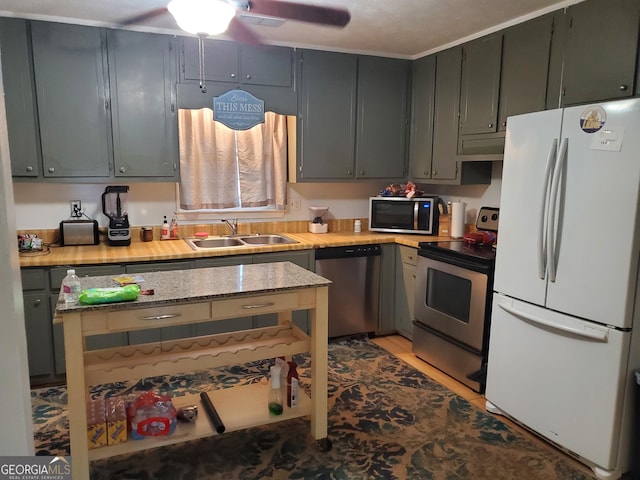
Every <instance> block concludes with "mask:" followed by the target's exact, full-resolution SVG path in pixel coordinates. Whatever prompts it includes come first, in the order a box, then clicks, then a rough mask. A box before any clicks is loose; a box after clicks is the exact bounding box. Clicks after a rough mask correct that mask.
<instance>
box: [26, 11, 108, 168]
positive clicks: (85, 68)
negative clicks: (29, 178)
mask: <svg viewBox="0 0 640 480" xmlns="http://www.w3.org/2000/svg"><path fill="white" fill-rule="evenodd" d="M31 34H32V38H33V63H34V71H35V79H36V92H37V102H38V118H39V122H40V136H41V142H42V162H43V169H44V171H43V173H44V176H45V177H52V178H56V177H107V176H109V173H110V170H109V169H110V164H111V158H112V144H111V118H110V112H109V104H108V78H107V71H108V70H107V65H106V60H107V59H106V55H104V56H103V52H104V51H105V49H104V41H105V39H104V35H105V33H104V30H102V29H99V28H93V27H84V26H78V25H63V24H58V23H41V22H33V23H32V24H31Z"/></svg>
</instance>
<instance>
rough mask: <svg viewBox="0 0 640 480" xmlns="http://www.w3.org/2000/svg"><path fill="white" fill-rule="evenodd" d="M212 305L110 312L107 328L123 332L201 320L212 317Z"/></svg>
mask: <svg viewBox="0 0 640 480" xmlns="http://www.w3.org/2000/svg"><path fill="white" fill-rule="evenodd" d="M210 305H211V304H210V303H209V302H205V303H190V304H184V305H167V306H163V307H155V308H140V309H134V310H118V311H113V312H108V313H107V315H106V317H107V329H108V331H110V332H123V331H129V330H143V329H146V328H157V327H169V326H174V325H184V324H189V323H196V322H201V321H205V320H209V318H210V317H211V310H210ZM84 329H85V326H84V325H83V330H84Z"/></svg>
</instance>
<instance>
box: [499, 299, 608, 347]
mask: <svg viewBox="0 0 640 480" xmlns="http://www.w3.org/2000/svg"><path fill="white" fill-rule="evenodd" d="M498 306H499V307H500V308H501V309H503V310H504V311H505V312H507V313H509V314H511V315H513V316H514V317H517V318H519V319H521V320H524V321H526V322H529V323H535V324H537V325H541V326H543V327H548V328H551V329H553V330H560V331H562V332H565V333H570V334H572V335H576V336H578V337H584V338H587V339H589V340H596V341H598V342H602V343H606V342H607V340H608V338H609V335H608V333H607V332H606V331H601V330H596V329H590V330H583V329H580V328H575V327H570V326H569V325H562V324H559V323H555V322H551V321H549V320H546V319H544V318H541V317H538V316H535V315H531V314H528V313H524V312H521V311H519V310H517V309H515V308H513V307H512V306H510V305H505V304H503V303H501V302H498Z"/></svg>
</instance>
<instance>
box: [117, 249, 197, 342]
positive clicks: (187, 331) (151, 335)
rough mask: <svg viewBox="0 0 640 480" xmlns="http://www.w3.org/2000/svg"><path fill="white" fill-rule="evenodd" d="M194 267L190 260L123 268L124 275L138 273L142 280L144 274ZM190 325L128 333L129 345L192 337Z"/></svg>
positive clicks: (129, 265) (135, 264)
mask: <svg viewBox="0 0 640 480" xmlns="http://www.w3.org/2000/svg"><path fill="white" fill-rule="evenodd" d="M194 267H195V262H194V261H192V260H179V261H167V262H157V263H131V264H128V265H126V266H125V271H126V273H139V274H142V275H141V276H142V277H143V278H144V273H145V272H161V271H169V270H189V269H191V268H194ZM192 328H193V327H192V325H178V326H175V327H163V328H149V329H145V330H140V331H135V332H129V334H128V335H129V344H130V345H133V344H137V343H148V342H161V341H163V340H175V339H177V338H185V337H191V336H193V331H192Z"/></svg>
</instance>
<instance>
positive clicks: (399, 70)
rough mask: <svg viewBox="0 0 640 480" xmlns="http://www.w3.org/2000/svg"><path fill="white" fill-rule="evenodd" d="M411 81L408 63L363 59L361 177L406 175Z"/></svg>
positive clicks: (358, 172) (358, 150)
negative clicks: (408, 107)
mask: <svg viewBox="0 0 640 480" xmlns="http://www.w3.org/2000/svg"><path fill="white" fill-rule="evenodd" d="M408 81H409V63H408V62H407V61H406V60H397V59H393V58H382V57H366V56H361V57H360V58H359V60H358V87H357V88H358V116H357V118H358V120H357V125H358V133H357V145H356V177H357V178H383V179H401V178H403V177H404V176H405V174H406V161H407V123H408V118H407V98H408V91H407V89H408Z"/></svg>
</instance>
